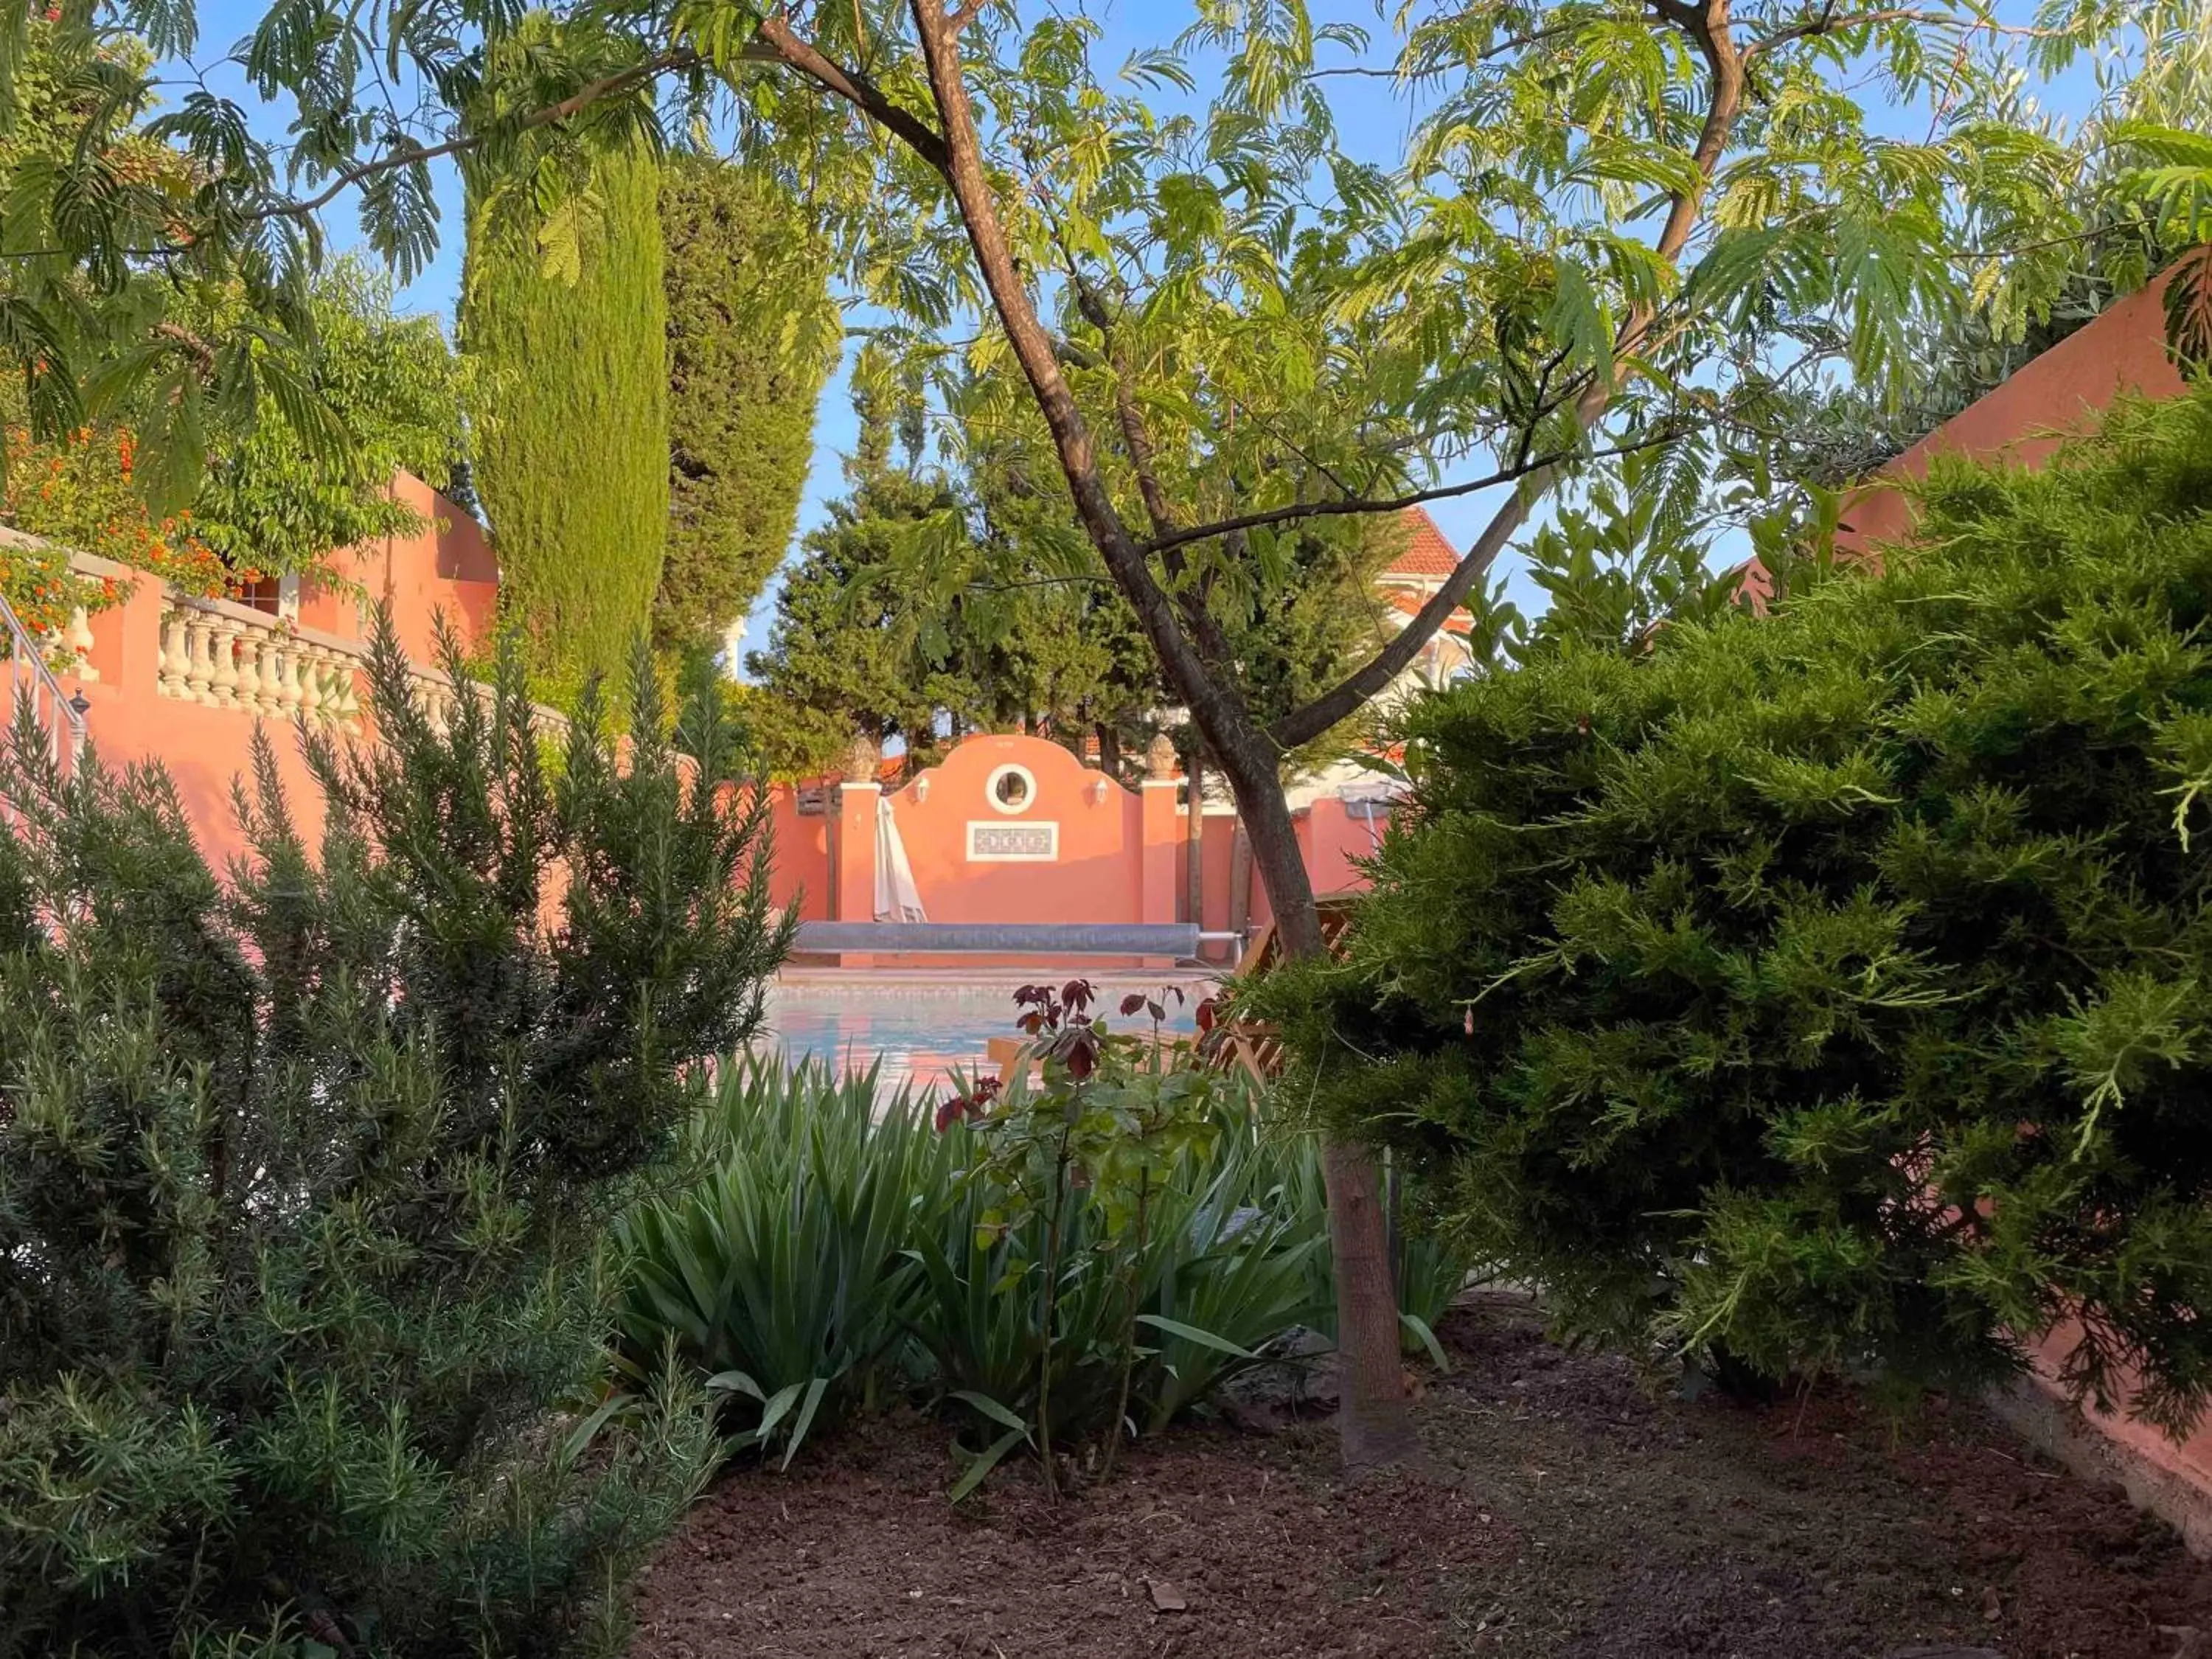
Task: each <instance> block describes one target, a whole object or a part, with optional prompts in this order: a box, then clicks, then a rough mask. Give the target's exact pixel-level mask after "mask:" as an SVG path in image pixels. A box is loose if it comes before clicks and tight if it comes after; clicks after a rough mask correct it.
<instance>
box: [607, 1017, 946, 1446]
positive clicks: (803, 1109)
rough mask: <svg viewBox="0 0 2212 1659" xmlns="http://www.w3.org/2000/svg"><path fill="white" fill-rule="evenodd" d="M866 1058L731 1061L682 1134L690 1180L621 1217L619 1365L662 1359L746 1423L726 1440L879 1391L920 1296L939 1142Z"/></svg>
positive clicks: (939, 1204)
mask: <svg viewBox="0 0 2212 1659" xmlns="http://www.w3.org/2000/svg"><path fill="white" fill-rule="evenodd" d="M878 1072H879V1068H878V1067H872V1068H871V1069H869V1070H868V1071H866V1072H862V1073H854V1074H852V1075H851V1076H848V1077H843V1078H839V1077H836V1076H834V1075H832V1074H831V1073H830V1072H829V1069H828V1067H826V1066H821V1065H818V1064H817V1063H815V1062H811V1061H808V1062H802V1063H801V1064H800V1065H799V1066H795V1067H793V1068H790V1069H788V1070H787V1069H786V1068H785V1066H784V1065H783V1063H782V1061H781V1058H779V1057H775V1056H769V1057H767V1058H763V1057H760V1056H757V1055H752V1054H747V1055H744V1056H742V1057H740V1058H739V1059H738V1060H736V1061H735V1062H734V1063H733V1064H732V1066H730V1067H729V1068H728V1069H727V1070H726V1073H725V1074H724V1076H723V1077H722V1079H721V1080H720V1084H719V1085H718V1087H717V1088H716V1091H715V1093H714V1100H713V1103H711V1105H710V1106H709V1107H708V1109H707V1111H706V1113H705V1115H704V1117H703V1119H702V1122H701V1124H700V1125H699V1126H698V1129H697V1133H698V1134H699V1136H700V1146H701V1150H702V1151H703V1152H705V1153H706V1155H707V1156H708V1158H712V1159H713V1160H714V1164H713V1167H712V1169H711V1171H710V1173H709V1174H708V1176H706V1177H705V1179H704V1180H702V1182H699V1183H698V1184H697V1185H696V1186H694V1187H691V1188H688V1189H687V1190H685V1191H684V1192H682V1193H680V1194H676V1195H673V1196H671V1197H668V1198H665V1199H662V1200H658V1201H655V1202H653V1203H650V1204H647V1205H645V1206H641V1207H640V1208H639V1209H638V1210H636V1211H635V1212H633V1213H632V1214H630V1215H629V1216H628V1217H626V1218H624V1220H623V1225H622V1228H621V1232H622V1238H623V1244H624V1246H625V1249H626V1253H627V1257H628V1261H629V1274H628V1279H627V1288H626V1290H625V1291H624V1295H623V1304H622V1310H621V1321H620V1323H621V1330H622V1338H623V1355H624V1358H625V1361H626V1363H627V1364H628V1366H629V1369H630V1370H631V1372H632V1374H633V1375H637V1376H651V1374H652V1372H653V1368H654V1366H655V1365H656V1364H657V1363H658V1361H659V1358H660V1356H661V1353H662V1352H663V1350H664V1348H665V1346H667V1345H668V1344H669V1343H670V1341H671V1340H673V1343H674V1346H675V1350H676V1352H677V1353H678V1356H679V1357H680V1358H682V1359H683V1360H684V1362H686V1363H687V1364H689V1365H690V1367H692V1368H693V1369H694V1370H696V1371H699V1372H701V1373H702V1374H704V1375H707V1376H709V1377H711V1378H712V1380H713V1385H714V1387H715V1388H717V1389H720V1390H721V1391H722V1392H724V1393H725V1394H726V1395H730V1396H731V1397H732V1405H733V1406H734V1407H737V1409H738V1410H739V1411H740V1412H741V1413H743V1414H744V1416H745V1417H746V1418H747V1419H749V1420H748V1422H747V1424H746V1426H745V1428H744V1430H743V1431H741V1432H740V1435H739V1437H738V1443H739V1444H750V1445H762V1446H766V1445H768V1444H770V1443H775V1442H777V1441H781V1443H782V1445H783V1449H784V1456H783V1461H784V1462H786V1463H788V1462H790V1461H791V1457H792V1455H793V1454H794V1453H796V1452H797V1451H798V1449H799V1445H800V1443H802V1442H803V1441H804V1440H805V1438H806V1436H807V1433H808V1431H810V1430H811V1428H813V1427H814V1426H816V1425H823V1426H827V1425H829V1424H830V1423H833V1422H835V1421H836V1420H837V1419H839V1418H840V1417H842V1415H843V1414H844V1413H846V1412H847V1411H848V1409H850V1408H852V1407H855V1406H860V1405H864V1404H866V1403H869V1402H871V1401H874V1400H876V1399H878V1398H880V1397H881V1396H882V1395H883V1393H884V1388H885V1385H886V1384H887V1383H889V1382H890V1381H891V1380H892V1377H893V1376H894V1373H895V1371H896V1362H897V1359H898V1356H899V1352H900V1351H901V1350H902V1348H903V1346H905V1342H906V1338H907V1331H908V1321H909V1320H910V1319H911V1317H912V1316H913V1314H914V1310H915V1305H916V1304H917V1302H918V1301H919V1299H920V1296H921V1267H920V1266H919V1264H918V1263H917V1261H915V1257H914V1255H913V1245H914V1241H915V1237H917V1234H920V1235H921V1236H927V1234H928V1232H929V1231H930V1229H931V1228H932V1226H933V1224H934V1222H935V1219H936V1218H937V1217H939V1216H940V1215H941V1214H942V1213H943V1212H944V1211H945V1207H946V1205H947V1204H948V1202H949V1199H950V1192H949V1189H950V1187H951V1181H952V1177H953V1175H954V1173H955V1171H954V1166H953V1162H952V1158H951V1152H952V1146H951V1142H950V1141H949V1140H948V1139H946V1138H945V1137H944V1136H941V1135H939V1134H938V1133H936V1132H935V1131H934V1130H933V1128H932V1127H931V1125H930V1122H929V1120H928V1118H927V1115H925V1114H923V1113H922V1112H921V1111H919V1110H917V1109H915V1106H914V1104H913V1103H912V1100H911V1098H910V1097H909V1096H908V1093H907V1092H906V1091H904V1090H902V1091H899V1092H898V1093H897V1094H896V1096H894V1097H891V1098H890V1099H889V1100H888V1101H885V1100H881V1099H879V1098H878V1088H877V1085H878Z"/></svg>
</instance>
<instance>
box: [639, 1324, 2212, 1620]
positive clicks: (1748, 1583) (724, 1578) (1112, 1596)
mask: <svg viewBox="0 0 2212 1659" xmlns="http://www.w3.org/2000/svg"><path fill="white" fill-rule="evenodd" d="M1442 1334H1443V1339H1444V1341H1445V1343H1446V1346H1448V1348H1449V1350H1450V1351H1451V1352H1452V1356H1453V1367H1452V1370H1451V1371H1450V1373H1449V1374H1448V1375H1444V1376H1431V1377H1429V1378H1428V1379H1427V1380H1426V1383H1425V1389H1424V1393H1423V1397H1422V1399H1421V1400H1420V1401H1419V1406H1418V1407H1417V1411H1418V1414H1419V1419H1420V1423H1421V1428H1422V1433H1423V1436H1424V1438H1425V1442H1426V1443H1427V1446H1428V1449H1429V1451H1430V1453H1431V1460H1432V1462H1431V1468H1429V1469H1428V1470H1427V1471H1426V1472H1425V1474H1421V1475H1419V1476H1413V1475H1402V1474H1400V1475H1390V1476H1386V1477H1375V1478H1370V1479H1368V1480H1362V1481H1358V1482H1355V1483H1349V1484H1347V1483H1346V1482H1345V1481H1344V1480H1341V1479H1340V1477H1339V1476H1338V1474H1337V1473H1336V1471H1335V1468H1334V1431H1333V1429H1332V1427H1331V1425H1329V1424H1328V1423H1327V1422H1326V1421H1322V1422H1314V1423H1302V1424H1297V1425H1291V1426H1290V1427H1288V1428H1286V1429H1285V1430H1284V1431H1281V1432H1279V1433H1277V1434H1273V1435H1267V1436H1255V1435H1251V1434H1248V1433H1239V1432H1237V1431H1232V1430H1230V1429H1227V1428H1225V1427H1219V1426H1213V1427H1208V1426H1204V1425H1201V1426H1198V1427H1194V1428H1191V1429H1188V1430H1185V1431H1177V1432H1176V1433H1174V1434H1171V1435H1169V1436H1167V1437H1164V1438H1163V1439H1162V1440H1160V1441H1159V1442H1158V1443H1155V1444H1153V1445H1152V1446H1149V1447H1146V1448H1141V1449H1138V1450H1137V1451H1135V1452H1134V1453H1133V1455H1130V1456H1129V1457H1128V1458H1127V1461H1126V1462H1125V1463H1124V1464H1123V1466H1122V1468H1121V1470H1120V1471H1118V1472H1117V1473H1116V1474H1115V1478H1114V1479H1113V1480H1111V1481H1110V1482H1108V1483H1105V1484H1102V1485H1097V1486H1091V1487H1089V1488H1087V1489H1085V1490H1084V1491H1083V1492H1080V1493H1079V1494H1078V1495H1076V1496H1074V1497H1072V1498H1062V1500H1061V1501H1060V1503H1058V1504H1051V1503H1048V1501H1047V1500H1046V1499H1045V1498H1044V1495H1043V1493H1042V1490H1041V1488H1040V1487H1039V1486H1038V1484H1037V1482H1036V1479H1035V1478H1034V1472H1033V1471H1031V1470H1029V1469H1021V1468H1006V1469H1003V1470H1002V1471H1001V1472H1000V1474H998V1475H996V1476H995V1477H994V1480H993V1481H992V1482H991V1484H990V1485H989V1486H988V1487H987V1489H986V1491H985V1492H984V1494H983V1495H982V1496H981V1498H980V1499H977V1500H971V1501H970V1502H969V1503H968V1504H963V1506H961V1507H960V1508H959V1509H958V1510H955V1509H953V1508H951V1506H950V1505H948V1504H946V1503H945V1498H944V1492H945V1487H946V1486H948V1485H949V1484H950V1482H951V1479H952V1478H953V1475H954V1473H955V1470H954V1468H953V1465H952V1462H951V1456H950V1452H949V1449H948V1445H947V1441H948V1436H949V1431H947V1430H945V1428H944V1427H943V1426H942V1425H938V1424H935V1423H933V1422H931V1421H928V1420H927V1419H921V1418H918V1417H911V1416H907V1417H895V1418H892V1419H886V1420H882V1421H878V1422H875V1423H872V1424H870V1425H866V1426H864V1427H863V1428H861V1429H860V1430H858V1431H854V1432H853V1433H851V1434H848V1435H847V1436H844V1437H841V1438H839V1439H837V1440H834V1441H829V1442H824V1443H820V1444H819V1445H815V1444H810V1445H809V1446H808V1447H807V1449H806V1450H805V1452H804V1453H803V1454H802V1455H801V1457H800V1459H799V1462H798V1463H797V1464H796V1465H794V1467H793V1469H792V1471H791V1473H790V1474H788V1475H782V1476H779V1475H775V1474H769V1473H765V1472H762V1471H760V1470H757V1469H744V1470H739V1471H737V1472H734V1473H732V1474H730V1475H728V1476H726V1478H725V1479H724V1480H722V1481H721V1482H720V1484H719V1485H718V1486H716V1487H715V1488H714V1490H713V1491H712V1492H709V1493H708V1495H707V1496H706V1497H705V1498H703V1499H702V1501H701V1502H700V1504H698V1505H697V1506H696V1509H695V1510H693V1512H692V1514H691V1516H690V1518H689V1520H688V1522H686V1524H685V1527H684V1529H683V1531H681V1532H680V1533H679V1534H678V1535H677V1536H676V1537H675V1538H674V1539H672V1540H671V1541H670V1542H669V1544H668V1545H667V1546H666V1547H665V1549H664V1550H663V1551H662V1553H661V1554H660V1556H659V1559H658V1560H657V1561H656V1562H655V1564H654V1565H653V1566H652V1567H651V1568H650V1569H648V1570H647V1575H646V1577H645V1579H644V1581H643V1587H642V1590H641V1597H640V1602H639V1606H638V1608H637V1617H638V1636H637V1640H636V1643H635V1647H634V1648H633V1650H632V1656H633V1659H726V1656H732V1659H733V1656H739V1655H744V1656H761V1659H829V1656H837V1659H874V1656H901V1659H907V1656H915V1659H920V1656H935V1655H946V1656H966V1659H1056V1656H1070V1659H1109V1656H1110V1659H1122V1656H1132V1659H1134V1656H1163V1659H1164V1656H1193V1659H1195V1656H1205V1659H1256V1656H1261V1655H1265V1656H1270V1659H1276V1656H1296V1659H1308V1656H1311V1659H1352V1656H1358V1659H1370V1656H1399V1655H1405V1656H1413V1655H1458V1654H1469V1655H1483V1656H1499V1659H1504V1656H1513V1659H1678V1656H1679V1659H1692V1656H1694V1659H1859V1656H1866V1659H1888V1656H1892V1655H1897V1654H1900V1653H1906V1652H1910V1651H1911V1650H1914V1649H1916V1648H1917V1649H1923V1650H1931V1652H1941V1651H1943V1650H1946V1649H1948V1650H1951V1651H1954V1652H1957V1651H1966V1652H1978V1651H1980V1650H1988V1651H1991V1652H1995V1653H1998V1654H2002V1655H2005V1656H2018V1659H2069V1656H2080V1659H2212V1565H2208V1564H2206V1563H2203V1562H2197V1561H2194V1560H2192V1559H2191V1558H2190V1557H2189V1556H2188V1555H2187V1554H2186V1553H2185V1552H2184V1551H2183V1550H2182V1548H2181V1547H2180V1544H2179V1541H2177V1540H2176V1539H2175V1538H2174V1537H2173V1535H2172V1534H2171V1533H2170V1532H2169V1531H2168V1530H2166V1528H2163V1527H2161V1526H2160V1525H2159V1524H2157V1523H2156V1522H2151V1521H2148V1520H2146V1519H2144V1518H2143V1517H2142V1516H2138V1515H2137V1514H2136V1512H2135V1511H2134V1510H2131V1509H2130V1507H2129V1505H2128V1504H2127V1502H2126V1500H2125V1498H2124V1497H2123V1496H2122V1495H2121V1493H2120V1492H2119V1491H2118V1488H2117V1487H2111V1488H2106V1489H2099V1488H2095V1487H2092V1486H2087V1485H2086V1484H2084V1483H2083V1482H2081V1481H2080V1480H2076V1479H2075V1478H2074V1477H2073V1476H2072V1475H2070V1474H2065V1473H2063V1472H2062V1471H2060V1470H2058V1469H2057V1468H2055V1467H2053V1466H2051V1465H2048V1464H2046V1463H2045V1462H2043V1461H2042V1460H2041V1459H2039V1457H2037V1456H2036V1455H2035V1454H2033V1452H2031V1451H2029V1450H2028V1449H2027V1448H2026V1447H2024V1446H2023V1445H2021V1443H2019V1442H2018V1441H2017V1440H2016V1439H2015V1437H2012V1436H2011V1435H2010V1433H2009V1432H2008V1431H2006V1430H2005V1429H2003V1428H2002V1426H2001V1425H1997V1424H1996V1423H1995V1422H1994V1421H1992V1420H1991V1419H1990V1418H1989V1417H1988V1416H1986V1415H1985V1414H1984V1413H1983V1412H1981V1411H1980V1410H1979V1409H1978V1408H1977V1407H1967V1406H1961V1405H1949V1406H1946V1405H1944V1404H1942V1403H1941V1402H1938V1403H1937V1404H1936V1405H1934V1406H1932V1407H1930V1408H1929V1411H1928V1412H1927V1413H1926V1414H1925V1415H1924V1416H1923V1417H1922V1418H1921V1419H1918V1420H1917V1421H1915V1422H1913V1423H1911V1424H1909V1425H1905V1426H1904V1427H1903V1428H1902V1429H1898V1428H1895V1427H1894V1426H1893V1425H1890V1424H1888V1423H1887V1422H1885V1421H1883V1420H1881V1419H1878V1418H1876V1417H1875V1416H1874V1415H1873V1414H1872V1413H1869V1412H1868V1411H1866V1410H1865V1409H1863V1407H1861V1406H1860V1405H1859V1404H1858V1402H1857V1401H1855V1400H1854V1399H1853V1398H1851V1397H1850V1396H1849V1395H1842V1394H1838V1395H1834V1396H1832V1397H1825V1398H1823V1397H1816V1398H1814V1399H1812V1400H1810V1401H1789V1402H1786V1403H1784V1404H1780V1405H1776V1406H1767V1407H1753V1406H1745V1405H1741V1404H1737V1403H1734V1402H1730V1401H1723V1400H1720V1399H1717V1398H1716V1397H1714V1396H1711V1395H1707V1396H1706V1397H1705V1398H1704V1399H1702V1400H1699V1401H1696V1402H1689V1401H1681V1400H1677V1399H1671V1398H1669V1399H1655V1398H1653V1397H1652V1396H1651V1395H1650V1394H1649V1393H1648V1392H1647V1391H1646V1390H1645V1389H1644V1388H1642V1387H1640V1386H1639V1385H1638V1381H1637V1379H1636V1377H1635V1376H1634V1375H1633V1373H1632V1370H1631V1369H1630V1367H1629V1366H1628V1365H1627V1364H1626V1363H1625V1362H1623V1361H1621V1360H1620V1359H1619V1358H1613V1357H1608V1356H1602V1355H1589V1354H1577V1353H1570V1352H1565V1351H1562V1350H1561V1349H1559V1348H1558V1347H1555V1346H1553V1345H1551V1344H1550V1343H1548V1342H1547V1341H1546V1340H1544V1338H1543V1335H1542V1333H1541V1323H1540V1321H1539V1319H1538V1318H1537V1316H1536V1315H1535V1314H1534V1311H1533V1310H1530V1309H1529V1308H1528V1305H1527V1304H1525V1303H1522V1302H1519V1301H1516V1300H1515V1299H1513V1298H1510V1297H1481V1298H1478V1299H1476V1300H1475V1301H1474V1303H1472V1304H1469V1305H1468V1306H1466V1307H1463V1308H1462V1309H1460V1310H1455V1312H1454V1313H1453V1314H1452V1315H1451V1316H1449V1319H1448V1320H1447V1321H1446V1322H1445V1328H1444V1330H1443V1333H1442ZM1178 1604H1180V1605H1178ZM2198 1632H2202V1635H2201V1636H2200V1635H2199V1634H2198Z"/></svg>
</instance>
